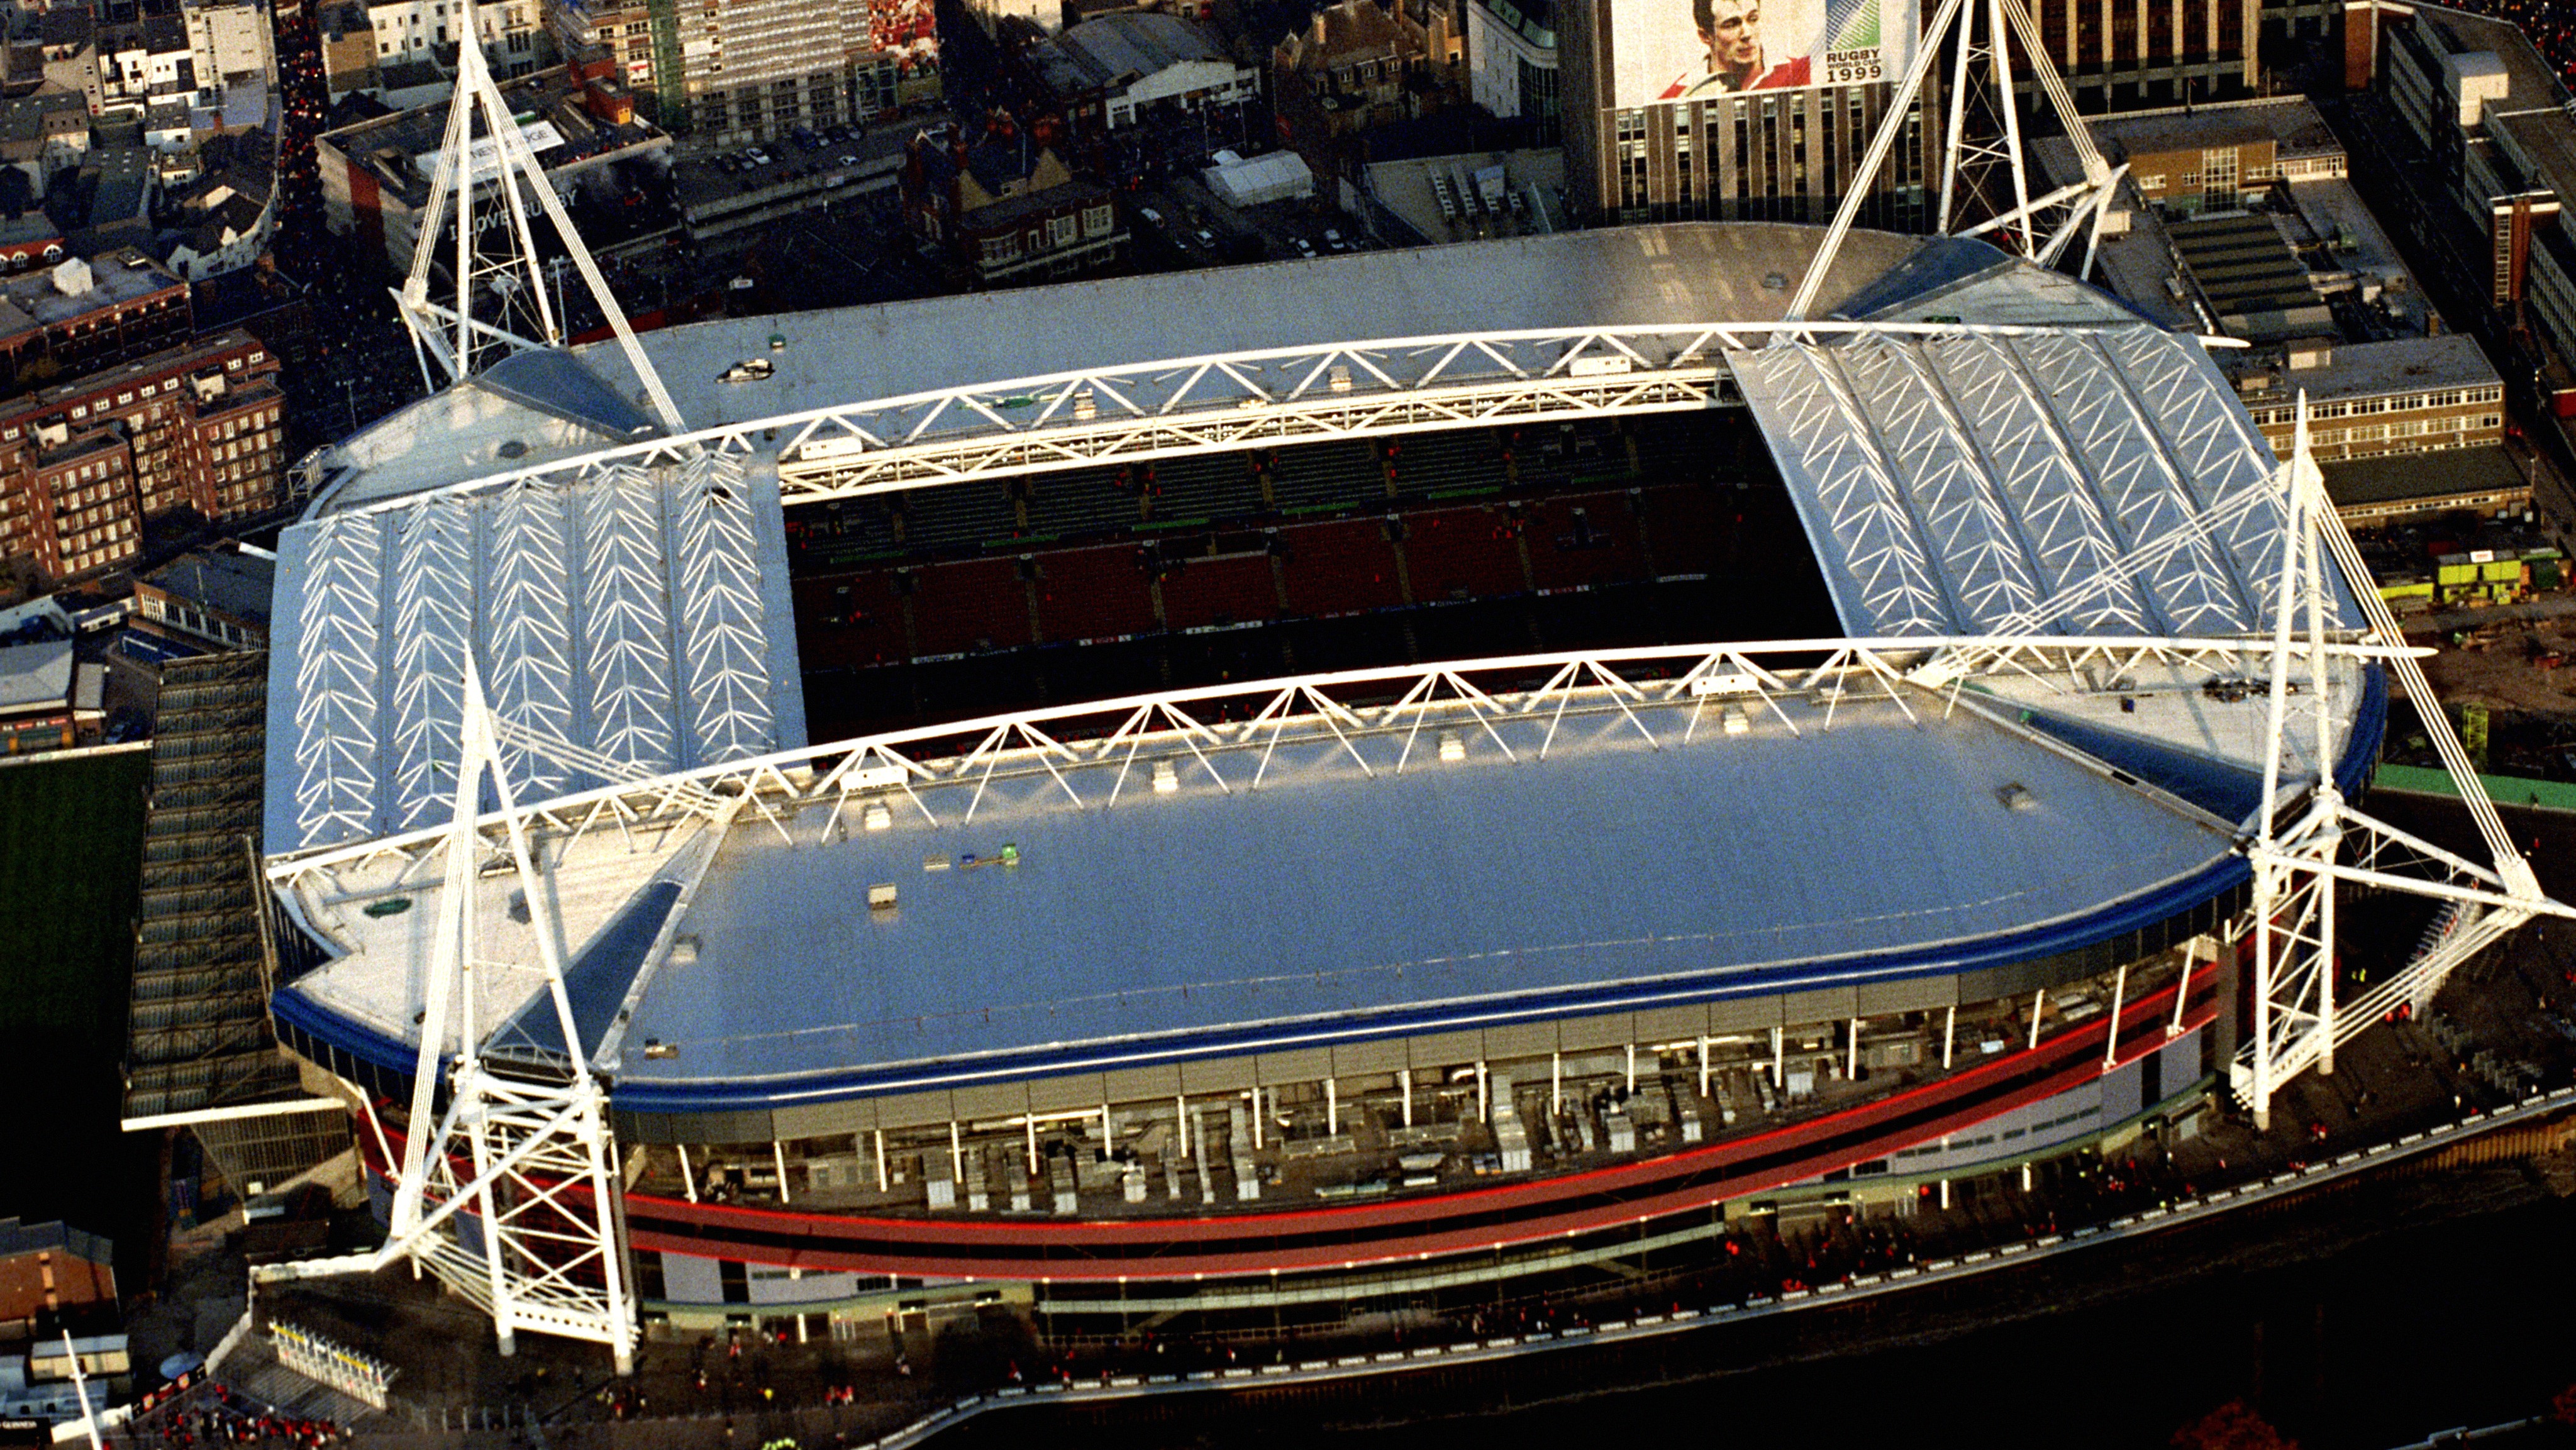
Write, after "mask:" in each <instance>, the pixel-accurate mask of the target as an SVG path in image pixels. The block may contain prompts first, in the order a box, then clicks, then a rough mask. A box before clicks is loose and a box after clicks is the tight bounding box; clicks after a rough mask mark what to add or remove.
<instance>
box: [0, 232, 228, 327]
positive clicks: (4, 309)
mask: <svg viewBox="0 0 2576 1450" xmlns="http://www.w3.org/2000/svg"><path fill="white" fill-rule="evenodd" d="M71 261H78V262H81V263H83V264H84V265H86V266H87V267H88V268H89V283H88V286H87V287H86V288H85V289H84V290H82V291H79V292H65V291H64V290H63V289H62V288H61V287H60V286H59V285H57V284H56V282H55V280H54V273H55V271H56V270H57V269H58V268H60V267H66V266H69V265H71V262H70V261H66V262H62V263H57V264H56V266H55V267H49V268H45V269H42V270H39V271H34V272H27V273H22V274H20V275H18V276H15V277H11V278H9V279H8V280H6V281H5V282H0V337H11V336H15V335H17V334H19V333H23V332H32V331H34V330H35V329H37V328H40V327H54V326H58V325H60V324H62V323H66V322H71V321H74V320H75V319H78V318H82V317H86V316H88V315H89V314H90V313H93V312H98V311H102V310H104V309H107V308H110V307H121V306H123V305H125V304H126V303H128V302H134V301H138V300H140V299H142V298H145V297H149V296H151V295H152V294H153V293H155V292H160V291H163V290H165V289H168V288H173V287H182V286H185V285H186V284H185V283H183V282H181V281H180V280H179V278H178V276H177V275H176V274H175V273H173V272H172V271H171V270H170V269H169V268H167V267H164V266H162V265H161V264H160V263H158V262H156V261H153V260H152V259H151V258H150V257H148V256H146V255H144V253H143V252H142V250H141V249H140V248H136V247H120V248H118V249H116V250H115V251H112V252H101V253H99V254H97V255H96V256H92V257H77V258H73V259H71Z"/></svg>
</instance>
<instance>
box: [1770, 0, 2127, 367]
mask: <svg viewBox="0 0 2576 1450" xmlns="http://www.w3.org/2000/svg"><path fill="white" fill-rule="evenodd" d="M2008 37H2009V38H2008ZM2015 44H2018V45H2019V47H2020V50H2021V56H2022V60H2023V62H2024V64H2025V65H2026V66H2027V67H2028V73H2029V76H2030V78H2031V79H2032V80H2034V81H2036V82H2037V83H2038V85H2039V90H2040V94H2041V96H2042V98H2043V99H2045V100H2046V101H2047V103H2048V106H2049V110H2050V112H2051V113H2052V114H2053V115H2054V116H2055V117H2056V118H2057V122H2058V124H2059V125H2060V126H2062V127H2063V128H2064V129H2065V132H2066V138H2067V141H2068V142H2069V144H2071V145H2072V146H2073V147H2074V148H2075V156H2076V160H2077V162H2078V164H2079V165H2080V166H2081V168H2082V170H2083V173H2084V175H2083V179H2081V180H2079V181H2075V182H2071V183H2069V184H2067V185H2065V186H2061V187H2059V188H2057V189H2056V190H2054V191H2051V192H2048V193H2047V194H2045V195H2042V196H2037V197H2034V196H2032V195H2031V194H2030V171H2029V166H2028V159H2027V157H2026V156H2025V155H2024V153H2023V149H2022V124H2021V109H2020V104H2019V99H2018V97H2017V95H2016V94H2015V89H2014V88H2015V85H2016V78H2015V72H2014V67H2013V47H2014V45H2015ZM1945 50H1946V51H1947V52H1948V54H1949V57H1950V84H1949V89H1948V93H1947V94H1946V95H1945V96H1944V98H1943V100H1944V106H1943V111H1944V115H1943V126H1942V148H1941V156H1940V158H1939V160H1938V161H1937V162H1936V163H1935V165H1936V169H1937V170H1938V172H1939V174H1940V177H1941V191H1940V199H1939V204H1938V211H1937V214H1936V216H1935V217H1934V219H1933V227H1934V230H1936V231H1938V232H1940V233H1941V234H1943V235H1945V236H1954V237H1983V238H1984V239H1985V240H1986V241H1988V242H1990V243H1992V244H1994V245H1995V246H1998V247H2001V248H2003V249H2004V250H2005V251H2007V252H2010V253H2012V254H2014V255H2015V256H2019V257H2026V258H2028V259H2030V260H2031V261H2034V262H2037V263H2039V264H2040V265H2041V266H2043V267H2054V266H2056V265H2058V263H2059V262H2060V261H2061V260H2062V259H2063V258H2064V257H2065V255H2066V253H2067V251H2068V250H2069V249H2070V248H2071V247H2072V246H2073V244H2074V242H2075V239H2076V238H2077V237H2078V236H2081V237H2083V238H2084V239H2085V248H2084V260H2083V264H2082V273H2084V274H2089V273H2090V272H2091V271H2092V269H2093V255H2094V248H2095V246H2096V244H2097V243H2098V242H2099V241H2100V238H2101V230H2102V220H2103V217H2104V215H2105V214H2106V213H2107V212H2108V210H2109V208H2110V206H2111V203H2112V201H2113V199H2114V198H2115V197H2117V195H2118V194H2119V189H2120V183H2121V181H2122V179H2123V178H2124V177H2125V176H2126V174H2127V172H2128V168H2127V167H2126V166H2117V167H2115V166H2113V165H2111V164H2110V162H2109V161H2107V160H2105V159H2104V158H2103V155H2102V152H2101V149H2100V148H2099V147H2097V146H2095V145H2094V144H2093V135H2092V131H2091V130H2090V128H2089V127H2088V126H2087V125H2086V124H2085V120H2084V116H2083V114H2082V113H2081V112H2079V111H2077V110H2076V108H2075V97H2074V95H2073V94H2072V93H2071V92H2069V91H2068V90H2067V89H2066V82H2065V81H2064V79H2063V78H2061V77H2060V76H2059V75H2058V73H2057V67H2056V66H2055V65H2054V64H2052V63H2051V62H2050V61H2049V58H2048V48H2047V46H2046V44H2045V43H2043V42H2042V40H2041V38H2040V33H2039V23H2038V22H2037V21H2036V20H2034V19H2032V18H2031V13H2030V7H2029V4H2028V0H1943V3H1942V5H1941V8H1940V9H1938V10H1936V11H1934V12H1933V13H1932V18H1931V20H1930V21H1929V22H1928V23H1927V24H1925V26H1924V27H1923V35H1922V39H1921V41H1920V42H1919V43H1918V44H1917V46H1916V48H1915V52H1914V62H1913V64H1912V65H1910V66H1908V67H1907V68H1906V71H1905V78H1904V79H1903V80H1901V81H1899V82H1898V83H1897V86H1896V89H1895V90H1894V91H1893V92H1892V93H1891V95H1890V96H1889V99H1888V103H1887V110H1886V113H1885V114H1884V115H1882V116H1881V117H1880V119H1879V123H1878V132H1877V134H1876V135H1874V136H1872V137H1871V138H1870V143H1869V149H1868V151H1867V152H1865V153H1864V154H1863V155H1862V157H1861V161H1860V165H1859V166H1858V167H1857V168H1856V169H1855V170H1854V171H1853V173H1852V178H1851V185H1850V187H1849V188H1847V189H1846V190H1845V191H1844V193H1843V200H1842V205H1841V206H1839V207H1837V208H1836V209H1835V212H1834V220H1833V224H1832V225H1831V226H1830V227H1828V228H1827V229H1826V231H1825V242H1824V245H1823V246H1822V247H1820V248H1818V249H1817V251H1816V255H1815V259H1814V260H1813V261H1811V262H1809V263H1808V265H1807V272H1806V275H1805V277H1804V278H1803V279H1801V280H1800V282H1799V284H1798V291H1797V294H1796V296H1795V297H1794V298H1793V299H1792V300H1791V302H1790V304H1789V311H1788V318H1789V320H1790V321H1792V322H1803V321H1808V320H1810V317H1811V313H1812V310H1813V309H1814V307H1815V305H1816V298H1817V296H1818V295H1819V294H1820V293H1821V292H1822V291H1823V289H1824V282H1825V277H1826V275H1827V274H1828V273H1829V272H1831V270H1832V268H1833V261H1834V258H1835V256H1836V255H1837V254H1838V253H1840V252H1841V250H1842V243H1843V238H1844V237H1845V236H1846V235H1848V234H1849V233H1850V231H1851V228H1852V224H1853V223H1854V222H1855V221H1856V220H1857V219H1858V218H1859V216H1860V208H1861V204H1862V203H1863V202H1865V201H1866V200H1868V199H1869V197H1870V196H1871V195H1872V194H1873V193H1874V192H1875V191H1877V190H1878V187H1877V185H1876V183H1877V180H1878V177H1879V175H1880V173H1881V171H1882V170H1883V169H1884V168H1885V166H1886V164H1887V160H1888V157H1889V155H1890V153H1891V152H1893V150H1894V149H1895V146H1896V144H1897V141H1898V140H1899V139H1900V138H1901V137H1902V136H1903V135H1904V134H1905V129H1906V117H1907V116H1908V115H1909V114H1910V113H1911V112H1912V110H1913V109H1914V105H1915V102H1916V100H1917V99H1918V98H1919V97H1920V96H1921V95H1922V94H1923V91H1924V88H1925V85H1926V83H1927V82H1928V81H1929V80H1930V78H1931V76H1932V74H1933V71H1934V68H1935V67H1936V66H1938V65H1939V64H1940V61H1941V57H1942V55H1943V53H1944V51H1945Z"/></svg>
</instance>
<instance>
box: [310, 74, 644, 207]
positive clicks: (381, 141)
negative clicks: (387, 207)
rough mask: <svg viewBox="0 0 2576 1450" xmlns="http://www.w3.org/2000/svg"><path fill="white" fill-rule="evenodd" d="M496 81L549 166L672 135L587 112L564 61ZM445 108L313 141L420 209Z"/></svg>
mask: <svg viewBox="0 0 2576 1450" xmlns="http://www.w3.org/2000/svg"><path fill="white" fill-rule="evenodd" d="M499 84H500V87H501V98H502V99H503V100H504V101H506V102H508V103H509V107H510V114H512V115H513V116H516V117H518V118H519V124H520V129H521V133H522V134H523V135H527V136H528V137H529V144H530V145H532V146H534V147H535V148H536V153H537V160H538V162H539V163H540V164H542V165H543V166H544V167H545V168H546V170H548V171H550V172H551V171H561V170H564V169H567V168H570V167H574V166H579V165H581V164H583V163H586V162H593V161H597V160H599V159H601V158H604V157H609V156H614V155H617V154H621V153H624V152H628V151H632V150H634V149H636V148H639V147H651V146H667V145H669V144H670V140H671V138H670V137H669V136H668V135H667V134H665V133H664V132H663V131H662V130H661V128H659V127H657V126H654V125H652V124H650V123H649V122H644V121H628V122H623V123H613V122H609V121H604V120H602V119H600V118H599V117H597V116H594V115H592V114H591V113H590V111H589V110H588V109H587V108H586V107H585V105H584V104H583V98H582V88H581V87H580V85H578V84H576V83H575V82H574V81H573V80H572V78H571V72H569V71H567V70H565V69H564V68H563V67H561V66H558V67H556V68H554V69H552V70H542V71H538V72H536V73H535V74H533V75H525V76H521V77H519V78H518V79H516V80H508V81H502V82H500V83H499ZM447 107H448V102H447V101H445V100H441V101H438V102H436V103H435V104H432V105H427V106H418V107H415V108H413V109H411V110H408V111H397V112H395V113H394V114H392V115H390V116H379V117H377V118H375V119H374V120H371V121H361V122H359V123H358V124H356V125H354V126H343V127H341V128H340V129H339V130H337V131H325V132H323V133H322V135H321V136H320V137H318V138H317V141H318V144H321V145H324V146H328V147H330V148H331V149H333V150H335V151H337V152H339V153H340V154H341V155H342V156H344V157H346V158H348V162H349V164H350V165H351V166H353V167H359V168H363V169H365V170H366V171H367V172H368V173H369V174H370V175H371V176H372V177H373V178H374V179H375V182H376V185H377V186H379V187H381V188H383V189H385V190H387V191H390V192H392V193H393V194H394V195H395V196H397V197H400V198H401V199H402V201H403V202H404V203H405V204H406V205H408V206H410V207H411V208H413V209H414V210H417V209H419V208H420V207H423V206H425V205H427V204H428V202H429V182H430V176H429V170H428V168H425V167H424V166H423V165H422V164H421V162H422V160H423V159H424V158H434V157H436V155H437V154H438V148H439V147H440V145H441V144H443V143H444V142H445V140H446V138H447Z"/></svg>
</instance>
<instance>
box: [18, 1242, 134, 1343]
mask: <svg viewBox="0 0 2576 1450" xmlns="http://www.w3.org/2000/svg"><path fill="white" fill-rule="evenodd" d="M92 1304H104V1305H106V1306H107V1307H108V1308H109V1309H110V1310H113V1309H114V1308H115V1307H116V1249H115V1246H114V1245H112V1244H110V1243H109V1242H108V1241H107V1240H106V1239H103V1238H100V1237H99V1236H98V1235H96V1234H89V1233H83V1232H81V1231H80V1230H79V1229H76V1228H67V1227H65V1226H64V1225H62V1224H59V1223H34V1224H22V1223H20V1222H19V1221H18V1220H16V1219H14V1218H7V1219H0V1334H11V1335H13V1336H14V1335H18V1334H25V1333H27V1332H29V1331H30V1330H31V1329H32V1328H33V1327H34V1326H35V1324H36V1321H37V1320H38V1319H39V1318H40V1317H51V1316H53V1315H57V1314H60V1313H62V1312H64V1311H65V1310H73V1309H80V1308H83V1307H86V1306H88V1305H92Z"/></svg>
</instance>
